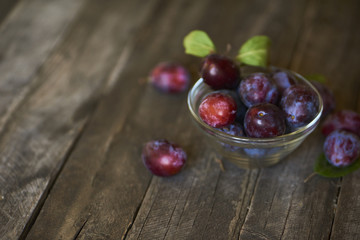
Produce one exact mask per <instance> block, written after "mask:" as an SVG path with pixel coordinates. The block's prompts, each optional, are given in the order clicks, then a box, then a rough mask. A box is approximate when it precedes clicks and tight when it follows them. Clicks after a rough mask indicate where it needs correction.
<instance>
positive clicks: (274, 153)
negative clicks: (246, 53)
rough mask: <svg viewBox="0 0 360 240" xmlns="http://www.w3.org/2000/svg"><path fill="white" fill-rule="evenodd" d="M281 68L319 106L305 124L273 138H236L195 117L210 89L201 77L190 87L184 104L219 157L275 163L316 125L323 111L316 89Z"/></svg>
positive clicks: (257, 164) (256, 164)
mask: <svg viewBox="0 0 360 240" xmlns="http://www.w3.org/2000/svg"><path fill="white" fill-rule="evenodd" d="M241 70H242V76H246V75H248V74H250V73H253V72H267V71H266V70H263V69H262V70H260V69H259V68H251V67H248V68H245V69H241ZM281 70H283V71H287V72H288V73H289V74H292V75H293V76H294V77H295V78H296V79H297V81H298V83H299V84H304V85H308V86H309V87H310V88H312V89H313V90H314V91H315V92H316V94H317V96H318V98H319V108H318V112H317V114H316V116H315V118H314V119H313V120H312V121H311V122H310V123H308V124H307V125H306V126H303V127H301V128H299V129H297V130H296V131H294V132H291V133H288V134H285V135H281V136H277V137H273V138H249V137H237V136H233V135H229V134H226V133H224V132H222V131H220V130H217V129H215V128H212V127H210V126H209V125H207V124H206V123H204V122H203V121H202V120H201V118H200V117H199V115H198V108H199V105H200V102H201V100H202V99H203V97H204V96H205V95H207V94H208V93H210V92H213V91H214V90H212V89H211V88H210V87H208V86H207V85H206V84H205V83H204V82H203V80H202V79H201V78H200V79H199V80H198V81H197V82H196V83H195V85H194V86H193V87H192V88H191V89H190V91H189V93H188V99H187V103H188V108H189V111H190V114H191V116H192V119H193V120H194V122H195V123H196V125H197V126H198V127H199V128H200V130H201V132H203V133H204V134H205V136H206V137H207V139H208V143H209V144H211V145H212V146H213V147H214V150H215V151H216V152H217V153H218V155H219V157H221V158H223V159H226V160H229V161H231V162H233V163H234V164H236V165H237V166H239V167H241V168H263V167H268V166H271V165H274V164H276V163H278V162H279V161H280V160H281V159H283V158H284V157H285V156H287V155H288V154H290V153H291V152H293V151H294V150H295V149H296V148H297V147H298V146H299V145H300V144H301V143H302V142H303V141H304V139H305V138H306V137H307V136H308V135H309V134H310V133H311V132H312V131H313V130H314V129H315V128H316V126H317V125H318V123H319V121H320V117H321V113H322V111H323V102H322V99H321V97H320V94H319V92H318V91H317V90H316V88H315V87H314V86H313V85H312V84H311V83H310V82H309V81H307V80H306V79H305V78H304V77H302V76H301V75H299V74H297V73H294V72H292V71H289V70H284V69H281Z"/></svg>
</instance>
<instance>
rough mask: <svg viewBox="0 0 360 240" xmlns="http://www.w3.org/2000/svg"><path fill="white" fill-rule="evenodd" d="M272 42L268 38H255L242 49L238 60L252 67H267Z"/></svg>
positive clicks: (248, 41)
mask: <svg viewBox="0 0 360 240" xmlns="http://www.w3.org/2000/svg"><path fill="white" fill-rule="evenodd" d="M270 45H271V40H270V38H268V37H267V36H254V37H252V38H250V39H249V40H247V41H246V42H245V43H244V44H243V45H242V46H241V48H240V50H239V53H238V55H237V57H236V60H237V61H239V62H240V63H244V64H247V65H251V66H259V67H266V66H267V64H268V58H269V55H270V53H269V50H270Z"/></svg>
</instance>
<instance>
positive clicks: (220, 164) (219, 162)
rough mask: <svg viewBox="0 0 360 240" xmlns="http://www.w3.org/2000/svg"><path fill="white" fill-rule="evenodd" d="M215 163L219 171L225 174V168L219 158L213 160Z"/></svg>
mask: <svg viewBox="0 0 360 240" xmlns="http://www.w3.org/2000/svg"><path fill="white" fill-rule="evenodd" d="M215 162H217V163H218V164H219V166H220V169H221V171H223V172H225V168H224V164H223V162H222V160H221V159H220V158H215Z"/></svg>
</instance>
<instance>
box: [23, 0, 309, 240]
mask: <svg viewBox="0 0 360 240" xmlns="http://www.w3.org/2000/svg"><path fill="white" fill-rule="evenodd" d="M261 3H262V1H252V2H251V3H250V2H248V3H243V4H239V5H234V4H233V2H231V1H229V2H226V3H225V4H224V5H222V4H220V3H218V2H216V1H209V2H207V1H197V2H196V3H193V2H191V1H187V2H183V3H179V2H178V1H166V2H165V1H163V2H161V4H159V7H158V8H157V10H156V11H154V13H153V15H152V18H151V21H150V20H149V21H148V24H147V25H145V26H144V28H143V29H141V31H139V38H138V41H137V42H136V44H135V45H134V52H133V54H132V57H131V58H129V60H128V63H127V65H126V67H125V70H124V73H123V74H122V75H121V81H119V84H118V85H117V86H116V87H115V89H114V91H113V92H112V93H111V94H110V95H109V96H108V97H107V98H106V99H105V100H104V101H103V102H102V103H101V104H100V105H99V108H98V109H97V111H96V113H95V114H94V118H93V119H92V121H91V122H90V123H89V125H88V127H87V128H86V130H85V132H84V134H83V135H82V138H81V139H80V140H79V143H78V145H77V147H76V149H75V150H74V152H73V153H72V155H71V156H70V158H69V160H68V161H67V163H66V165H65V167H64V169H63V171H62V173H61V175H60V176H59V178H58V179H57V182H56V184H55V185H54V187H53V188H52V190H51V192H50V195H49V197H48V198H47V200H46V202H45V204H44V207H43V208H42V210H41V212H40V215H39V217H38V218H37V220H36V222H35V224H34V226H33V228H32V229H31V231H30V233H29V235H28V239H38V238H39V237H41V236H42V237H44V238H46V239H52V238H54V237H56V236H60V237H61V238H70V237H73V238H79V239H89V238H108V239H111V238H120V237H121V236H122V237H127V238H130V239H132V238H137V237H139V238H145V239H156V238H158V237H165V236H166V237H167V238H169V239H181V238H186V237H188V238H190V239H191V238H193V239H196V238H197V237H201V236H202V237H203V238H211V237H214V236H220V237H221V236H230V237H236V236H237V235H238V234H239V230H240V229H239V224H241V223H242V222H243V221H244V219H245V215H246V212H247V207H248V205H249V203H250V200H251V197H252V191H253V190H254V187H255V185H256V179H257V176H258V171H257V170H253V171H248V170H242V169H238V168H236V167H234V166H233V165H231V164H230V163H225V167H226V168H227V171H226V172H225V173H222V172H221V170H220V168H219V167H218V164H217V163H216V162H215V161H214V158H215V157H216V156H215V155H214V154H213V153H212V151H211V149H210V148H209V147H208V146H207V145H206V143H205V141H204V138H203V136H201V135H200V133H199V132H198V131H197V129H195V127H194V125H193V124H192V123H191V121H190V119H189V118H188V117H184V116H187V115H188V113H187V109H186V105H185V97H186V96H185V94H183V95H180V96H168V95H165V94H160V93H159V92H157V91H155V90H153V89H152V88H150V87H149V86H146V85H141V84H139V83H138V81H137V80H138V79H140V78H144V77H146V76H147V74H148V72H149V70H150V69H151V68H152V67H153V66H154V65H155V64H156V63H157V62H159V61H160V60H166V59H176V60H182V61H184V62H186V63H187V65H188V66H190V65H192V63H193V62H195V61H196V60H195V59H194V58H192V57H187V56H184V53H183V49H182V47H181V41H182V38H183V36H184V35H185V34H186V33H188V32H189V31H190V30H192V29H195V28H202V29H206V27H207V28H208V32H209V34H210V35H211V33H220V34H219V35H218V36H216V35H215V36H214V39H215V40H216V43H217V44H219V42H220V44H221V41H223V39H224V38H225V39H226V37H225V36H228V39H232V36H234V34H235V35H236V39H242V40H245V39H246V38H247V37H249V35H252V34H255V33H257V32H252V28H250V27H246V25H245V26H244V28H245V29H249V30H248V31H249V32H247V34H248V35H246V34H244V33H243V32H240V31H237V30H236V29H237V27H238V26H239V24H238V22H237V21H233V17H232V16H233V15H235V14H237V15H238V16H239V19H238V21H239V22H241V23H242V24H247V25H248V26H250V25H251V24H253V23H254V21H255V20H257V18H259V16H261V15H263V14H264V12H265V11H266V9H265V8H264V9H262V10H259V9H258V6H259V4H261ZM284 5H285V6H286V9H287V10H288V11H286V12H285V11H284V12H281V11H280V6H284ZM230 6H231V7H230ZM275 6H278V7H275V8H272V11H269V15H270V16H267V15H266V16H267V17H268V18H267V19H266V21H265V22H267V21H269V22H270V21H271V20H272V19H277V18H281V17H282V16H285V15H286V16H287V15H288V13H289V12H291V13H292V14H291V16H293V18H292V20H291V23H292V24H294V25H288V26H283V27H278V26H277V28H276V31H275V33H276V34H277V33H280V34H279V35H277V37H278V38H282V37H284V36H283V35H282V34H281V32H286V30H287V29H291V31H294V30H293V29H294V28H295V29H296V28H297V27H298V24H299V22H300V21H301V15H302V11H303V9H301V8H296V7H295V6H291V5H287V4H285V1H284V2H279V4H277V5H275ZM229 9H231V11H230V12H229ZM250 11H255V13H254V15H251V16H249V15H246V14H245V13H246V12H250ZM183 12H187V13H188V14H186V15H183V14H182V13H183ZM224 16H228V17H227V18H224V19H225V20H224V21H225V22H226V23H228V27H227V28H224V27H223V26H222V25H219V23H218V21H217V18H218V17H224ZM296 19H299V22H297V21H296ZM258 25H259V26H258V27H257V28H258V30H257V31H259V32H262V31H264V32H266V31H267V30H268V31H270V30H273V29H272V27H271V26H268V25H266V24H264V23H262V22H261V21H260V22H259V23H258ZM147 29H151V30H147ZM172 29H176V31H175V32H174V31H171V30H172ZM221 33H223V34H221ZM284 35H285V33H284ZM272 37H276V36H272ZM286 37H287V38H288V39H289V42H290V43H292V44H290V43H288V45H287V46H288V51H283V52H281V54H282V56H283V58H285V59H290V57H291V52H292V49H293V48H294V45H295V39H296V36H295V35H286ZM275 39H276V38H275ZM225 43H226V42H225ZM231 43H232V44H234V46H235V44H237V43H236V42H231ZM114 103H116V105H117V108H114V107H113V105H114ZM129 103H132V104H131V105H130V104H129ZM154 106H156V107H155V108H154ZM104 116H106V117H104ZM175 126H176V127H175ZM160 137H161V138H168V139H170V140H173V141H176V142H178V143H180V144H181V145H183V146H184V148H185V149H186V150H187V152H188V153H189V156H190V158H189V162H188V164H187V167H186V168H185V170H184V171H183V172H182V173H181V174H180V175H177V176H175V177H173V178H169V179H160V178H156V177H155V178H151V175H150V174H149V173H148V172H147V170H146V169H145V168H144V167H143V166H142V162H141V159H140V151H141V145H142V143H144V142H145V141H147V140H150V139H154V138H160ZM89 146H96V147H90V148H89ZM69 179H72V181H69ZM150 179H152V181H151V183H150V188H149V189H148V191H146V190H147V186H148V184H149V181H150ZM145 192H146V194H145ZM144 196H145V198H144ZM143 198H144V200H143ZM211 210H212V211H211ZM137 211H139V212H138V214H137ZM135 216H136V219H135V222H134V217H135ZM129 229H130V231H129ZM220 234H221V235H220ZM225 234H226V235H225Z"/></svg>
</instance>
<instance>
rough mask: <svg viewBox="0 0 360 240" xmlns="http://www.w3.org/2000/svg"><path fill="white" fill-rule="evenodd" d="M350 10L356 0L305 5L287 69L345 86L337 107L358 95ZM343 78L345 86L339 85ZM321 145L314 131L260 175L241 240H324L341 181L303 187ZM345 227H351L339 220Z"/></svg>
mask: <svg viewBox="0 0 360 240" xmlns="http://www.w3.org/2000/svg"><path fill="white" fill-rule="evenodd" d="M354 6H356V4H355V1H347V2H346V3H345V2H343V3H341V4H340V3H339V2H337V1H326V3H325V2H310V4H309V5H308V8H307V11H306V13H305V23H304V26H303V29H304V31H303V32H302V34H301V35H300V36H299V37H300V38H299V40H298V47H297V51H296V52H295V55H294V59H293V61H292V64H291V68H292V69H294V70H295V71H298V72H301V73H314V72H320V73H323V74H325V75H326V76H328V79H329V81H330V85H331V86H336V85H339V86H340V84H341V86H343V85H345V86H347V84H349V85H348V87H349V88H348V87H345V88H342V89H340V88H337V89H336V88H335V94H336V96H337V99H340V100H341V101H339V106H338V107H339V108H344V107H346V106H345V105H343V104H342V102H344V101H345V102H348V101H349V100H351V99H354V98H357V97H358V93H359V81H358V80H357V79H356V78H355V77H354V76H358V74H359V70H358V68H356V70H355V69H354V70H350V71H348V66H347V65H348V64H353V62H354V61H356V59H358V57H359V56H358V54H356V52H358V51H356V47H355V46H353V48H352V49H351V50H350V48H349V47H348V40H347V39H350V38H352V36H353V27H354V23H353V19H354V16H355V15H356V14H357V12H358V8H355V7H354ZM334 46H336V47H335V48H336V49H334ZM357 48H358V46H357ZM329 56H331V57H329ZM345 56H346V57H345ZM340 75H341V78H339V77H340ZM338 76H339V77H338ZM342 79H349V82H347V83H344V81H343V80H342ZM350 86H351V87H352V89H351V90H350ZM346 88H348V90H349V91H346V90H345V89H346ZM345 91H346V92H345ZM354 104H355V103H352V105H349V106H347V107H346V108H349V107H352V106H354ZM323 141H324V138H323V137H322V136H321V133H320V131H315V133H313V134H312V135H311V136H310V137H309V138H308V139H307V140H306V141H305V142H304V143H303V144H302V146H301V147H300V148H299V149H298V150H296V151H295V152H294V154H292V155H291V156H290V157H288V158H287V160H286V162H285V163H283V164H281V165H279V166H276V167H274V168H270V169H264V170H263V171H262V172H261V173H260V177H259V180H258V181H259V182H258V185H257V187H256V190H255V192H254V196H253V199H254V200H253V201H252V203H251V205H250V209H249V212H248V215H247V217H246V221H245V223H244V225H243V227H242V230H241V232H240V239H279V238H282V239H299V238H300V239H303V238H306V239H328V238H329V236H330V233H331V228H332V221H333V218H334V208H333V207H334V202H335V203H336V200H337V197H338V196H337V195H338V192H339V187H340V185H341V181H339V180H338V179H334V180H329V179H325V178H321V177H315V178H313V179H312V180H311V181H310V182H308V183H306V184H304V183H303V180H304V179H305V178H306V177H307V176H309V175H310V174H311V172H312V167H313V164H314V161H315V159H316V158H317V156H318V155H319V154H320V152H321V151H322V144H323ZM354 189H355V188H352V190H354ZM352 203H353V204H354V205H355V206H356V205H357V204H355V203H354V202H352ZM346 204H349V203H346ZM355 209H356V208H355ZM355 209H352V210H355ZM339 210H340V209H339ZM358 213H359V212H357V214H358ZM354 214H356V213H354ZM345 226H352V224H351V223H350V225H349V222H344V225H343V227H345ZM352 230H353V231H354V230H356V228H355V227H354V228H353V229H352ZM347 234H349V235H347ZM352 234H354V232H352V233H350V232H349V233H345V231H343V232H342V235H338V236H339V238H338V239H352V238H351V236H353V235H352ZM340 236H341V237H340Z"/></svg>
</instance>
